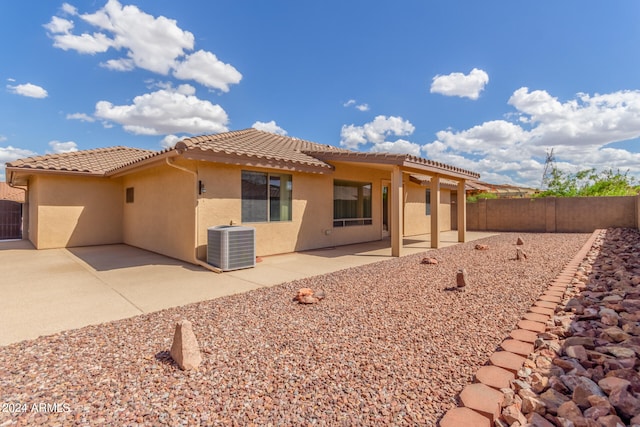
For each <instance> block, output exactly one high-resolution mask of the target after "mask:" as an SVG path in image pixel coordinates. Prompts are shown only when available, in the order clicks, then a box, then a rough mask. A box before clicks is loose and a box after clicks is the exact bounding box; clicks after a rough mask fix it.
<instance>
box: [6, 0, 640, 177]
mask: <svg viewBox="0 0 640 427" xmlns="http://www.w3.org/2000/svg"><path fill="white" fill-rule="evenodd" d="M0 17H1V18H0V21H1V22H2V25H0V36H1V37H2V40H3V42H2V50H1V52H2V61H1V62H0V78H2V79H3V80H4V86H3V87H2V90H0V162H1V163H2V164H3V165H4V162H8V161H11V160H14V159H16V158H20V157H26V156H32V155H42V154H47V153H56V152H65V151H72V150H84V149H91V148H98V147H106V146H113V145H126V146H132V147H140V148H147V149H154V150H160V149H163V148H165V147H168V146H171V145H172V144H174V143H175V142H176V141H177V140H179V139H180V138H183V137H187V136H191V135H201V134H209V133H219V132H224V131H226V130H237V129H244V128H248V127H252V126H253V127H257V128H259V129H263V130H269V131H272V132H276V133H282V134H286V135H289V136H294V137H298V138H303V139H307V140H310V141H315V142H319V143H323V144H331V145H336V146H342V147H346V148H351V149H354V150H360V151H391V152H405V153H410V154H414V155H419V156H422V157H425V158H429V159H432V160H436V161H441V162H444V163H448V164H452V165H455V166H459V167H463V168H466V169H470V170H473V171H476V172H479V173H480V174H481V180H483V181H488V182H492V183H497V184H498V183H511V184H520V185H527V186H531V187H538V186H540V181H541V178H542V171H543V169H544V160H545V153H546V152H547V151H549V150H550V149H551V148H553V149H554V154H555V161H556V165H557V166H559V167H560V168H561V169H563V170H565V171H572V172H575V171H577V170H579V169H584V168H590V167H595V168H597V169H599V170H600V169H604V168H610V167H612V168H620V169H621V170H623V171H625V170H629V171H630V174H631V175H632V176H635V177H638V178H640V139H639V138H640V72H639V70H640V50H639V49H638V46H640V2H637V1H632V0H623V1H615V2H586V3H585V2H584V1H576V0H566V1H562V2H557V1H546V0H543V1H538V2H516V1H506V0H505V1H486V2H476V1H423V0H410V1H405V0H399V1H395V2H382V1H377V2H376V1H373V2H372V1H344V0H341V1H334V0H327V1H324V2H308V1H300V0H287V1H270V2H266V1H261V0H246V1H237V0H223V1H213V0H211V1H190V0H186V1H182V2H176V1H174V0H132V1H125V0H121V1H120V0H118V1H116V0H109V1H106V0H102V1H70V2H67V3H65V2H57V1H52V0H48V1H46V2H43V1H40V0H38V1H36V0H22V1H20V2H8V1H4V2H1V3H0ZM0 179H4V169H0Z"/></svg>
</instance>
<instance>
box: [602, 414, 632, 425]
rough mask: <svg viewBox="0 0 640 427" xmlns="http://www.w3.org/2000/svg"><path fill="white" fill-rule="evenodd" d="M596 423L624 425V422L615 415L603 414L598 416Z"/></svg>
mask: <svg viewBox="0 0 640 427" xmlns="http://www.w3.org/2000/svg"><path fill="white" fill-rule="evenodd" d="M598 424H599V425H600V426H602V427H625V424H624V423H623V422H622V420H621V419H620V417H618V416H617V415H605V416H604V417H600V418H598ZM632 425H633V424H632Z"/></svg>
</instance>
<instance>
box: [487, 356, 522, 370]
mask: <svg viewBox="0 0 640 427" xmlns="http://www.w3.org/2000/svg"><path fill="white" fill-rule="evenodd" d="M489 360H490V361H491V363H493V364H494V365H496V366H499V367H501V368H504V369H506V370H509V371H511V372H514V373H515V372H518V369H520V367H522V365H523V364H524V361H525V360H526V358H524V357H522V356H518V355H517V354H513V353H510V352H508V351H496V352H495V353H493V354H492V355H491V356H489Z"/></svg>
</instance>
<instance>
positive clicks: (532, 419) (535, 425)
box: [527, 412, 554, 427]
mask: <svg viewBox="0 0 640 427" xmlns="http://www.w3.org/2000/svg"><path fill="white" fill-rule="evenodd" d="M527 421H528V422H529V425H531V426H532V427H554V425H553V424H551V423H550V422H549V421H548V420H547V419H546V418H544V417H543V416H542V415H540V414H538V413H536V412H532V413H530V414H528V415H527Z"/></svg>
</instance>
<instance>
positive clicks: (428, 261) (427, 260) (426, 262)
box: [420, 258, 438, 265]
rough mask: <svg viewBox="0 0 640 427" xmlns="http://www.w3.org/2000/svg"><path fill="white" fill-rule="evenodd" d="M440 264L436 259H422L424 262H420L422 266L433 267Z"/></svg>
mask: <svg viewBox="0 0 640 427" xmlns="http://www.w3.org/2000/svg"><path fill="white" fill-rule="evenodd" d="M437 263H438V260H437V259H435V258H422V261H420V264H431V265H435V264H437Z"/></svg>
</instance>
